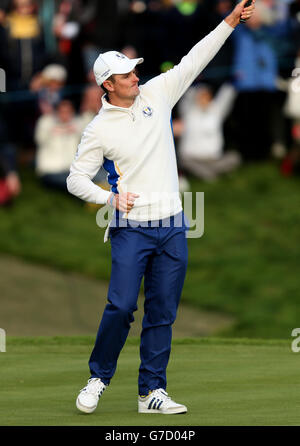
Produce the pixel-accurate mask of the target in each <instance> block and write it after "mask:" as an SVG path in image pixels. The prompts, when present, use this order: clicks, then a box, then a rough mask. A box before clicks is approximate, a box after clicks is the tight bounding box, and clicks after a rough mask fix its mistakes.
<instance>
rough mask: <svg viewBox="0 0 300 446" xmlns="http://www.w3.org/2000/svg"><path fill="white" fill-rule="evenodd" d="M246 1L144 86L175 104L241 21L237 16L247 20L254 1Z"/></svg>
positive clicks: (251, 11) (170, 103) (243, 0)
mask: <svg viewBox="0 0 300 446" xmlns="http://www.w3.org/2000/svg"><path fill="white" fill-rule="evenodd" d="M247 1H248V0H242V1H241V2H240V3H239V4H238V5H237V6H236V7H235V8H234V10H233V11H232V12H231V13H230V14H229V15H228V16H227V17H226V18H225V20H223V21H222V22H221V23H220V24H219V25H218V26H217V27H216V28H215V29H214V30H213V31H212V32H211V33H209V34H208V35H207V36H206V37H204V39H202V40H201V41H200V42H198V43H197V44H196V45H195V46H194V47H193V48H192V49H191V51H190V52H189V53H188V54H187V55H186V56H184V57H183V58H182V60H181V62H180V63H179V64H178V65H176V66H175V67H174V68H172V69H171V70H169V71H167V72H166V73H164V74H161V75H160V76H157V77H155V78H154V79H152V80H151V81H149V82H148V83H147V84H146V85H148V86H149V87H151V88H153V89H155V90H156V91H158V92H159V93H160V94H162V95H164V96H165V98H166V100H167V101H168V103H169V105H170V107H171V108H172V107H174V105H175V104H176V102H177V101H178V100H179V99H180V98H181V96H182V95H183V94H184V93H185V91H186V90H187V89H188V87H189V86H190V85H191V84H192V82H193V81H194V80H195V79H196V77H197V76H198V75H199V74H200V73H201V71H203V69H204V68H205V67H206V66H207V65H208V63H209V62H210V61H211V60H212V59H213V58H214V56H215V55H216V54H217V52H218V51H219V50H220V48H221V47H222V46H223V44H224V43H225V41H226V39H227V38H228V37H229V36H230V34H231V33H232V32H233V31H234V28H235V27H236V26H237V25H238V24H239V23H240V19H241V18H243V19H246V20H247V19H249V18H250V17H251V15H252V14H253V10H254V4H255V0H253V2H252V5H251V6H249V7H247V8H245V7H244V5H245V3H246V2H247Z"/></svg>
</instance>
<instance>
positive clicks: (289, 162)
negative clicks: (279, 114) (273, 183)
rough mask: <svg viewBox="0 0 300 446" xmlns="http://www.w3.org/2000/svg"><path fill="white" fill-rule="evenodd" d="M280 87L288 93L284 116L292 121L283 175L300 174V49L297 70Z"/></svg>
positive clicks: (281, 82)
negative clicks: (289, 143) (290, 141)
mask: <svg viewBox="0 0 300 446" xmlns="http://www.w3.org/2000/svg"><path fill="white" fill-rule="evenodd" d="M278 87H279V88H281V89H282V90H285V91H287V99H286V102H285V104H284V109H283V110H284V114H285V116H287V117H288V118H289V119H291V122H292V125H291V138H292V143H291V147H290V150H289V151H288V154H287V156H286V157H285V159H284V160H283V162H282V164H281V172H282V174H283V175H286V176H289V175H292V174H294V173H296V174H298V175H299V174H300V49H299V51H298V57H297V58H296V60H295V68H294V70H293V72H292V77H291V78H290V79H289V80H287V81H286V80H284V79H279V82H278Z"/></svg>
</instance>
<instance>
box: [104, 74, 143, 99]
mask: <svg viewBox="0 0 300 446" xmlns="http://www.w3.org/2000/svg"><path fill="white" fill-rule="evenodd" d="M109 82H110V84H109V85H110V87H112V88H113V91H112V92H113V94H114V95H115V96H116V97H118V98H119V99H122V100H128V99H130V100H134V99H135V98H136V97H137V96H138V95H139V94H140V89H139V86H138V84H139V78H138V77H137V75H136V71H135V70H133V71H130V73H126V74H115V75H114V80H113V81H109Z"/></svg>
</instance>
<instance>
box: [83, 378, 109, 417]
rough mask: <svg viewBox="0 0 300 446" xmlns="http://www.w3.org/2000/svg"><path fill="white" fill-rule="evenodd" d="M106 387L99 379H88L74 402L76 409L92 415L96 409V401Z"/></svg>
mask: <svg viewBox="0 0 300 446" xmlns="http://www.w3.org/2000/svg"><path fill="white" fill-rule="evenodd" d="M105 389H106V385H105V384H103V382H102V381H101V379H100V378H90V379H89V380H88V383H87V385H86V386H85V387H84V388H83V389H81V390H80V393H79V395H78V397H77V400H76V407H77V409H79V410H81V412H85V413H92V412H94V410H95V409H96V407H97V404H98V401H99V398H100V396H101V395H102V393H103V392H104V390H105Z"/></svg>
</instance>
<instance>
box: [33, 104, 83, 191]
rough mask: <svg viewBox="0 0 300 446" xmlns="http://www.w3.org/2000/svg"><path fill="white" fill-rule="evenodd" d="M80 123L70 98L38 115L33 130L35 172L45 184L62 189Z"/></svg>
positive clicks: (75, 146) (79, 129) (72, 156)
mask: <svg viewBox="0 0 300 446" xmlns="http://www.w3.org/2000/svg"><path fill="white" fill-rule="evenodd" d="M81 131H82V127H81V123H80V120H79V119H78V118H76V117H75V114H74V107H73V105H72V103H71V102H70V101H67V100H63V101H61V102H60V103H59V104H58V105H57V108H56V111H55V113H51V114H46V115H43V116H41V117H40V118H39V120H38V122H37V126H36V131H35V140H36V143H37V154H36V172H37V175H38V176H39V177H40V179H41V181H42V183H43V184H44V185H45V186H48V187H50V188H54V189H60V190H63V191H66V190H67V189H66V178H67V176H68V175H69V170H70V165H71V163H72V161H73V159H74V156H75V153H76V150H77V146H78V143H79V140H80V136H81Z"/></svg>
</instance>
